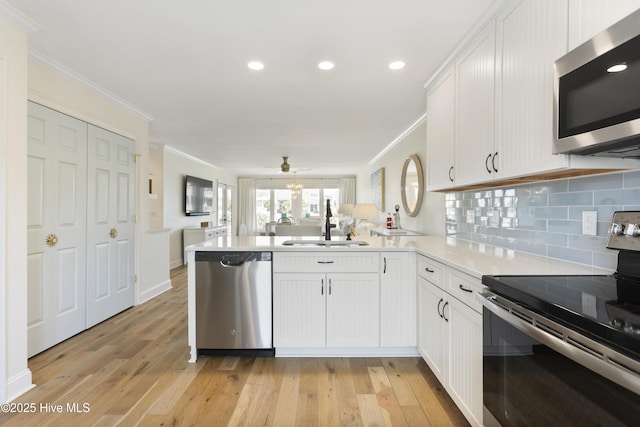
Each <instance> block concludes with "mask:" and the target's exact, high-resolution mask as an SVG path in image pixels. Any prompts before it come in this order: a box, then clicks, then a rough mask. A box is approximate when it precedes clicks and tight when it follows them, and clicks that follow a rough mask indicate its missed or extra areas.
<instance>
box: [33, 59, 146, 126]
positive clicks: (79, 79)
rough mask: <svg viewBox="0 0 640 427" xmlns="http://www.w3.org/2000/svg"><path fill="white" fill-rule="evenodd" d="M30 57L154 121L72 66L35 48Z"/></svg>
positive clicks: (141, 116)
mask: <svg viewBox="0 0 640 427" xmlns="http://www.w3.org/2000/svg"><path fill="white" fill-rule="evenodd" d="M29 58H30V59H31V60H33V61H34V62H37V63H38V64H40V65H42V66H44V67H47V68H49V69H51V70H53V71H55V72H57V73H59V74H62V75H64V76H66V77H67V78H69V79H71V80H73V81H75V82H77V83H79V84H81V85H83V86H86V87H88V88H89V89H91V90H92V91H94V92H95V93H97V94H98V95H101V96H103V97H105V98H107V99H109V100H111V101H112V102H114V103H115V104H117V105H119V106H120V107H122V108H124V109H125V110H128V111H130V112H132V113H134V114H136V115H137V116H138V117H140V118H142V119H143V120H146V121H149V122H151V121H153V116H152V115H150V114H148V113H146V112H144V111H142V110H141V109H139V108H138V107H136V106H135V105H133V104H131V103H129V102H127V101H125V100H124V99H122V98H120V97H119V96H117V95H114V94H113V93H111V92H109V91H108V90H106V89H105V88H103V87H102V86H100V85H99V84H97V83H95V82H92V81H91V80H89V79H87V78H86V77H84V76H82V75H80V74H78V73H76V72H75V71H73V70H71V69H70V68H67V67H65V66H64V65H62V64H60V63H58V62H56V61H54V60H53V59H51V58H49V57H48V56H46V55H44V54H43V53H41V52H38V51H37V50H35V49H32V48H30V49H29Z"/></svg>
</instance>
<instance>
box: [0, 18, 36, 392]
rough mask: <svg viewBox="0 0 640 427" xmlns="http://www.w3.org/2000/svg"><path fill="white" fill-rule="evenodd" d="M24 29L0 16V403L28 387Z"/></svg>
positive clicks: (25, 63) (25, 47) (25, 46)
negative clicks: (0, 222)
mask: <svg viewBox="0 0 640 427" xmlns="http://www.w3.org/2000/svg"><path fill="white" fill-rule="evenodd" d="M26 141H27V33H26V32H25V31H23V30H22V29H19V28H17V27H16V26H14V25H13V24H10V23H9V22H8V21H6V20H4V19H3V18H0V208H1V209H2V211H0V218H2V220H1V221H2V224H1V225H0V257H1V258H2V259H1V260H0V267H2V268H0V365H1V366H0V403H3V402H7V401H9V400H12V399H13V398H15V397H16V396H18V395H20V394H22V393H24V392H25V391H27V390H28V389H29V388H31V387H32V384H31V371H30V370H29V368H28V366H27V310H26V301H27V287H26V283H27V257H26V253H27V223H26V215H25V212H26V210H27V198H26V194H25V193H26V188H27V184H26V182H27V144H26Z"/></svg>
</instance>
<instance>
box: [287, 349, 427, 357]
mask: <svg viewBox="0 0 640 427" xmlns="http://www.w3.org/2000/svg"><path fill="white" fill-rule="evenodd" d="M419 355H420V354H419V353H418V349H417V348H416V347H369V348H343V347H340V348H325V347H320V348H278V347H276V357H415V356H419Z"/></svg>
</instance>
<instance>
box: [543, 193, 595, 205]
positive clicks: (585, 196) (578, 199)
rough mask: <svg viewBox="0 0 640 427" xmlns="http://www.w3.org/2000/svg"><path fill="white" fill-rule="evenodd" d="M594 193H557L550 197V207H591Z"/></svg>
mask: <svg viewBox="0 0 640 427" xmlns="http://www.w3.org/2000/svg"><path fill="white" fill-rule="evenodd" d="M591 205H593V193H592V192H590V191H582V192H578V193H556V194H550V195H549V206H591Z"/></svg>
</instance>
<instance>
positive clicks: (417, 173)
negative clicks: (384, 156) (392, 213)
mask: <svg viewBox="0 0 640 427" xmlns="http://www.w3.org/2000/svg"><path fill="white" fill-rule="evenodd" d="M400 187H401V188H400V190H401V193H402V206H403V207H404V211H405V212H406V213H407V215H409V216H416V215H418V211H420V206H422V198H423V197H424V174H423V173H422V164H421V163H420V158H419V157H418V155H417V154H412V155H410V156H409V157H407V160H405V162H404V166H402V180H401V182H400Z"/></svg>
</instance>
